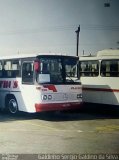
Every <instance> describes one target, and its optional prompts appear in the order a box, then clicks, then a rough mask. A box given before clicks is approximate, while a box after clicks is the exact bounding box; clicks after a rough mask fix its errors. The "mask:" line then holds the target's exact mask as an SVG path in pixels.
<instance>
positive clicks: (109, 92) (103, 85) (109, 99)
mask: <svg viewBox="0 0 119 160" xmlns="http://www.w3.org/2000/svg"><path fill="white" fill-rule="evenodd" d="M80 74H81V82H82V86H83V91H82V92H83V101H84V102H86V103H98V104H107V105H119V50H118V49H117V50H114V49H109V50H102V51H99V52H98V53H97V55H95V56H91V55H90V56H82V57H80Z"/></svg>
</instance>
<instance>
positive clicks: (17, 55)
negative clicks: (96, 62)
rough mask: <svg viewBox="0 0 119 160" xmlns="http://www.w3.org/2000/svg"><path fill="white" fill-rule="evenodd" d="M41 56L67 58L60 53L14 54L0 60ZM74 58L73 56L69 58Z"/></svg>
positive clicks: (0, 57) (1, 57)
mask: <svg viewBox="0 0 119 160" xmlns="http://www.w3.org/2000/svg"><path fill="white" fill-rule="evenodd" d="M42 55H47V56H50V55H51V56H68V55H66V54H62V53H38V54H35V53H34V54H16V55H9V56H0V59H17V58H32V57H37V56H42ZM70 57H74V56H70Z"/></svg>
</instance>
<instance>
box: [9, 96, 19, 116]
mask: <svg viewBox="0 0 119 160" xmlns="http://www.w3.org/2000/svg"><path fill="white" fill-rule="evenodd" d="M17 110H18V107H17V102H16V100H15V99H11V100H10V101H9V111H10V113H16V112H17Z"/></svg>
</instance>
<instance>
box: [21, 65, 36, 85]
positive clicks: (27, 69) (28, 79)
mask: <svg viewBox="0 0 119 160" xmlns="http://www.w3.org/2000/svg"><path fill="white" fill-rule="evenodd" d="M22 83H33V62H24V63H23V65H22Z"/></svg>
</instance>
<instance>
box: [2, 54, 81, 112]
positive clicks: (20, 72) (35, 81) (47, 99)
mask: <svg viewBox="0 0 119 160" xmlns="http://www.w3.org/2000/svg"><path fill="white" fill-rule="evenodd" d="M78 63H79V58H78V57H76V56H68V55H62V54H55V53H54V54H53V53H52V54H51V53H50V54H47V53H46V54H45V53H40V54H33V55H32V54H30V55H29V54H26V55H11V56H3V57H0V99H1V100H0V109H1V110H4V109H5V110H7V111H9V112H10V113H12V114H15V113H17V112H18V111H23V112H29V113H34V112H41V111H51V110H52V111H53V110H68V109H76V108H79V107H80V105H81V104H82V85H81V82H80V79H79V76H78V74H77V73H78V72H77V64H78Z"/></svg>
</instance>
